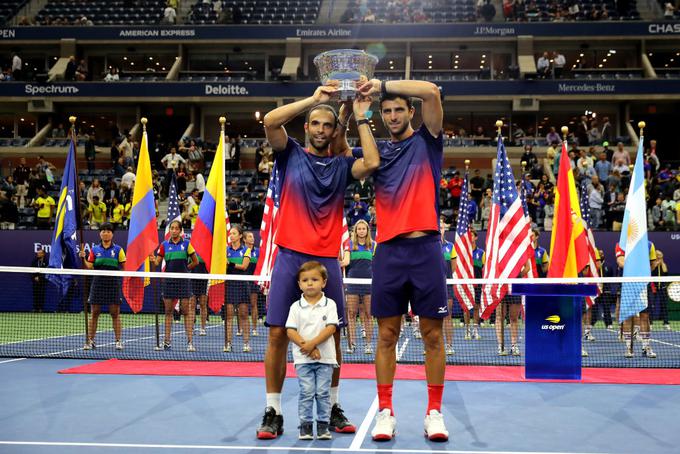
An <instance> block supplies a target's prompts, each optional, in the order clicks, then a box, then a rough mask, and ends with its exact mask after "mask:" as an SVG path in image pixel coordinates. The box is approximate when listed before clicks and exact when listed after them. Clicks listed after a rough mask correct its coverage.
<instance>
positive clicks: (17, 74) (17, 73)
mask: <svg viewBox="0 0 680 454" xmlns="http://www.w3.org/2000/svg"><path fill="white" fill-rule="evenodd" d="M12 79H13V80H23V79H24V74H23V63H22V61H21V57H19V54H17V53H16V52H14V53H12Z"/></svg>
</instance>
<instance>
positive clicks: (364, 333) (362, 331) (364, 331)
mask: <svg viewBox="0 0 680 454" xmlns="http://www.w3.org/2000/svg"><path fill="white" fill-rule="evenodd" d="M361 337H362V338H364V339H366V330H365V329H363V328H361Z"/></svg>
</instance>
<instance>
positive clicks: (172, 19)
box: [163, 5, 177, 25]
mask: <svg viewBox="0 0 680 454" xmlns="http://www.w3.org/2000/svg"><path fill="white" fill-rule="evenodd" d="M176 22H177V11H175V8H173V7H172V6H170V5H168V6H166V7H165V9H164V10H163V23H164V24H169V25H174V24H175V23H176Z"/></svg>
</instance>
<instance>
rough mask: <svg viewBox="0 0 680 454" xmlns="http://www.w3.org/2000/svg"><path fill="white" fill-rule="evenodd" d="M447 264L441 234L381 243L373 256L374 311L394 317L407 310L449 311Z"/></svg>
mask: <svg viewBox="0 0 680 454" xmlns="http://www.w3.org/2000/svg"><path fill="white" fill-rule="evenodd" d="M446 300H447V294H446V264H445V263H444V256H443V255H442V251H441V242H440V240H439V235H427V236H422V237H418V238H395V239H393V240H390V241H388V242H386V243H380V244H378V247H377V248H376V251H375V256H374V257H373V286H372V292H371V314H372V315H373V316H374V317H378V318H381V317H394V316H397V315H403V314H405V313H406V312H408V304H409V302H410V303H411V309H412V310H413V313H414V314H415V315H418V316H422V317H427V318H444V317H446V316H447V315H448V314H449V310H448V304H447V301H446Z"/></svg>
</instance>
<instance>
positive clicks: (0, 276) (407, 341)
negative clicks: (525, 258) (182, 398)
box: [0, 267, 680, 368]
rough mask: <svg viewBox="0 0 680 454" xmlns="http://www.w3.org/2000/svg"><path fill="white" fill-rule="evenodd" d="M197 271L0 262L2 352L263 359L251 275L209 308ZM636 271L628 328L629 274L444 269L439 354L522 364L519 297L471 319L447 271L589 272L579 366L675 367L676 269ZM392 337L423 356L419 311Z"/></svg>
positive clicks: (357, 343) (257, 293) (365, 289)
mask: <svg viewBox="0 0 680 454" xmlns="http://www.w3.org/2000/svg"><path fill="white" fill-rule="evenodd" d="M133 275H134V276H138V277H144V278H146V279H147V281H148V285H147V286H146V287H145V295H144V304H143V306H142V310H141V311H140V312H138V313H133V312H132V311H131V310H130V307H129V306H128V305H127V303H126V301H125V300H124V299H123V300H122V302H120V303H118V302H119V301H120V299H121V298H122V290H121V289H122V280H123V278H124V277H125V276H133ZM51 276H57V277H58V279H54V278H52V277H51ZM197 276H201V277H202V278H203V279H198V278H197ZM48 277H49V279H48ZM206 277H207V275H197V274H170V273H125V272H115V271H97V270H51V269H45V268H24V267H0V285H1V289H2V297H1V298H0V357H47V358H50V357H53V358H84V359H109V358H120V359H160V360H202V361H248V362H260V361H263V359H264V353H265V350H266V346H267V339H268V336H267V334H268V328H267V327H266V326H265V325H264V319H265V316H266V308H267V306H266V301H267V298H266V295H265V294H264V293H263V292H262V291H261V290H260V286H259V285H258V282H257V279H258V278H257V277H255V276H244V275H241V276H235V275H224V276H219V277H220V278H223V279H224V281H225V282H224V285H225V288H226V291H225V300H226V302H227V304H225V305H224V306H223V307H222V308H221V309H220V310H218V311H216V312H215V311H212V310H211V309H210V308H209V307H208V306H209V305H208V304H206V303H207V301H206V300H207V297H206V296H201V295H205V294H206V293H207V291H206V287H207V280H206ZM211 277H213V278H214V277H217V276H211ZM675 279H677V281H676V280H675ZM53 280H61V281H62V282H63V281H69V282H70V285H68V286H67V287H68V288H67V290H65V291H62V290H60V288H59V287H58V286H57V285H55V284H54V283H53V282H52V281H53ZM633 280H636V281H637V282H643V283H644V287H645V288H646V289H647V303H648V307H647V309H646V310H645V311H644V312H643V313H642V314H641V315H640V316H639V317H638V318H635V319H634V320H632V321H631V322H630V328H626V330H623V327H622V326H621V325H619V324H618V323H617V310H618V307H619V306H620V305H621V304H624V303H626V302H625V301H623V302H622V301H621V299H622V297H621V285H622V283H623V282H624V281H631V279H630V278H627V279H626V278H589V279H578V280H556V279H521V280H506V281H493V280H482V279H477V280H470V281H466V282H462V281H449V284H448V285H447V291H448V293H449V297H450V301H449V305H450V308H451V310H452V314H453V316H452V317H449V318H447V319H446V320H445V323H444V329H443V331H444V337H445V346H446V347H445V348H446V353H447V354H446V361H447V363H448V364H461V365H462V364H465V365H515V366H516V365H523V364H524V348H525V342H524V341H525V333H524V322H523V314H524V310H525V308H524V305H523V304H522V303H523V299H522V297H521V296H518V295H512V294H511V292H510V294H509V295H508V296H506V297H505V299H504V300H503V302H502V304H500V305H499V307H502V310H503V313H501V309H497V310H496V311H495V313H494V314H492V315H491V317H490V318H489V319H488V320H480V321H479V322H477V321H476V317H474V315H471V316H469V317H467V316H466V315H465V313H466V311H464V310H463V309H462V307H461V305H460V304H459V303H458V301H457V299H456V296H455V295H454V292H453V284H454V283H455V284H468V285H472V286H473V288H474V293H475V296H476V299H477V300H479V298H480V295H481V292H482V289H483V287H484V286H485V285H489V284H492V283H495V284H510V285H512V284H513V283H514V284H517V283H520V282H521V283H522V284H535V285H539V284H543V283H576V282H578V283H586V282H587V283H597V284H598V287H599V288H600V294H599V295H598V296H597V298H595V300H594V305H593V306H592V307H590V308H588V305H587V304H586V303H585V301H584V302H583V304H582V306H583V314H584V315H583V326H582V332H583V339H582V346H583V358H582V364H583V365H584V366H585V367H654V368H678V367H680V277H652V278H636V279H633ZM345 283H346V284H348V287H347V290H348V291H347V294H346V301H345V320H348V321H349V325H348V326H347V327H345V328H343V329H342V331H341V334H342V335H341V346H342V351H343V354H342V357H343V358H342V359H343V362H346V363H370V362H373V360H374V356H375V349H376V338H377V334H378V328H377V322H376V321H375V320H374V319H373V318H371V317H370V315H369V313H368V312H367V310H368V306H369V305H370V297H367V295H369V294H370V280H358V279H346V282H345ZM357 284H359V285H357ZM184 294H192V295H194V296H192V297H191V298H188V299H186V300H185V302H183V303H180V302H179V300H177V298H175V297H176V296H178V295H184ZM88 301H89V302H90V303H93V304H88ZM201 306H203V307H201ZM586 308H588V309H586ZM474 311H475V309H473V310H472V311H471V312H472V313H473V314H474ZM95 319H96V323H94V320H95ZM631 347H632V357H630V354H629V350H630V349H631ZM397 349H398V351H399V355H398V356H399V358H400V360H399V361H400V362H402V363H410V364H419V363H423V362H424V359H425V353H424V345H423V340H422V336H421V334H420V331H419V330H418V319H417V317H416V316H413V315H408V314H407V315H406V316H405V317H404V319H403V329H402V334H401V337H400V338H399V341H398V343H397Z"/></svg>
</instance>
